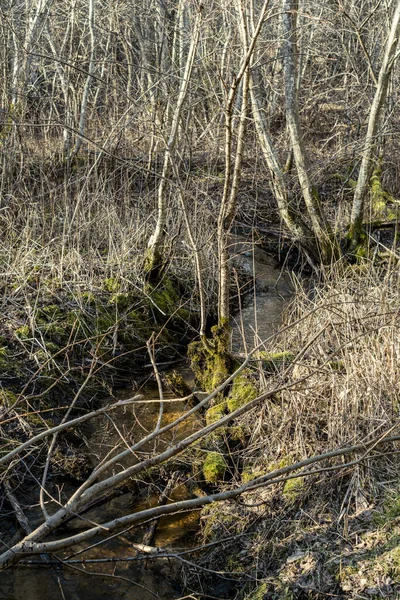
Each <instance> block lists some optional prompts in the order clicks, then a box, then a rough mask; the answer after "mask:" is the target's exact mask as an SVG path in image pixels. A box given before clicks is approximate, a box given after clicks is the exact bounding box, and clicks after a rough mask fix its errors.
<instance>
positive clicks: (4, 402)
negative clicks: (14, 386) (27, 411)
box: [0, 388, 17, 408]
mask: <svg viewBox="0 0 400 600" xmlns="http://www.w3.org/2000/svg"><path fill="white" fill-rule="evenodd" d="M16 401H17V395H16V394H14V392H12V391H11V390H9V389H7V388H1V389H0V406H4V407H5V408H10V406H12V405H13V404H15V402H16Z"/></svg>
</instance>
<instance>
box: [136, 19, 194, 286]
mask: <svg viewBox="0 0 400 600" xmlns="http://www.w3.org/2000/svg"><path fill="white" fill-rule="evenodd" d="M200 22H201V12H198V13H197V16H196V20H195V25H194V32H193V36H192V39H191V42H190V47H189V50H188V55H187V59H186V65H185V71H184V74H183V76H182V79H181V83H180V89H179V94H178V99H177V101H176V105H175V109H174V112H173V116H172V123H171V128H170V132H169V136H168V140H167V143H166V146H165V150H164V161H163V168H162V172H161V176H160V183H159V186H158V192H157V200H158V214H157V223H156V228H155V230H154V233H153V235H152V236H151V237H150V239H149V242H148V250H147V256H146V261H145V270H146V278H147V280H148V281H154V280H156V279H157V277H158V275H159V273H160V270H161V269H162V266H163V264H164V260H163V249H164V239H165V226H166V221H167V196H166V192H167V183H168V175H169V171H170V160H171V158H170V157H171V154H172V152H173V151H174V148H175V145H176V141H177V137H178V131H179V122H180V118H181V114H182V109H183V105H184V103H185V100H186V97H187V93H188V87H189V81H190V78H191V75H192V71H193V64H194V58H195V55H196V49H197V44H198V41H199V35H200Z"/></svg>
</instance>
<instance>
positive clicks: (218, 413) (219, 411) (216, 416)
mask: <svg viewBox="0 0 400 600" xmlns="http://www.w3.org/2000/svg"><path fill="white" fill-rule="evenodd" d="M226 413H227V405H226V402H225V401H223V402H219V403H218V404H216V405H215V406H212V407H211V408H209V409H208V410H207V411H206V424H207V425H211V424H212V423H215V422H216V421H219V420H220V419H221V418H222V417H223V416H224V415H226Z"/></svg>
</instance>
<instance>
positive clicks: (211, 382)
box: [188, 325, 233, 392]
mask: <svg viewBox="0 0 400 600" xmlns="http://www.w3.org/2000/svg"><path fill="white" fill-rule="evenodd" d="M211 332H212V335H213V337H212V339H211V340H207V343H204V341H201V342H192V343H191V344H189V347H188V358H189V359H190V361H191V368H192V370H193V372H194V374H195V377H196V380H197V382H198V383H199V385H200V387H201V388H202V389H203V390H204V391H206V392H212V391H214V390H215V389H216V388H217V387H218V386H219V385H220V384H221V383H222V382H223V381H224V380H225V379H226V378H227V377H228V376H229V374H230V373H231V372H232V368H233V359H232V357H231V355H230V353H229V351H228V348H229V340H230V331H229V326H228V325H222V326H220V327H218V326H215V327H213V328H212V329H211Z"/></svg>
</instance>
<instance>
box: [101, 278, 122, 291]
mask: <svg viewBox="0 0 400 600" xmlns="http://www.w3.org/2000/svg"><path fill="white" fill-rule="evenodd" d="M120 288H121V284H120V283H119V281H117V280H116V279H115V278H114V277H107V278H106V279H104V281H103V289H104V290H106V291H107V292H110V294H116V293H117V292H119V290H120Z"/></svg>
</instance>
